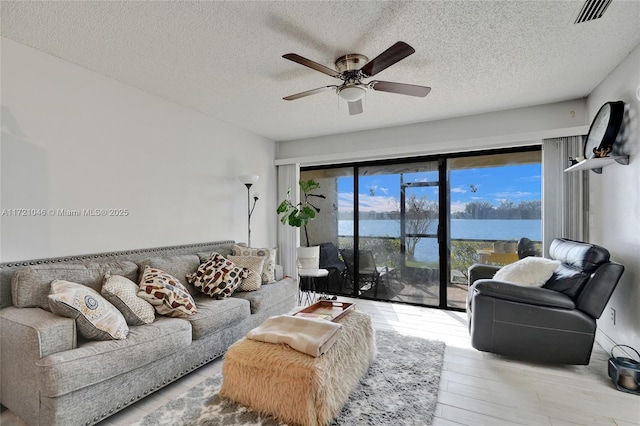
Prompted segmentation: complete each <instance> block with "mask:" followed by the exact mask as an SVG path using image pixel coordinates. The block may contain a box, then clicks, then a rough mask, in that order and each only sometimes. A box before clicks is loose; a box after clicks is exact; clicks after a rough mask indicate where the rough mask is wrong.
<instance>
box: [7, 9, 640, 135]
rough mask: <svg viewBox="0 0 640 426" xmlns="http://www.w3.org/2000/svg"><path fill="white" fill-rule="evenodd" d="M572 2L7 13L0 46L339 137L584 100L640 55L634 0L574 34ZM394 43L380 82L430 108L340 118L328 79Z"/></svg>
mask: <svg viewBox="0 0 640 426" xmlns="http://www.w3.org/2000/svg"><path fill="white" fill-rule="evenodd" d="M581 6H582V2H581V1H577V2H576V1H508V2H507V1H424V2H377V1H376V2H360V1H354V2H319V1H314V2H271V1H269V2H246V1H245V2H217V1H215V2H213V1H211V2H207V1H201V2H155V1H148V2H138V1H136V2H133V1H131V2H111V1H92V2H57V1H50V2H11V1H4V0H3V1H2V3H1V10H0V12H1V15H2V22H1V23H2V36H4V37H7V38H9V39H12V40H15V41H17V42H20V43H23V44H26V45H28V46H32V47H34V48H36V49H38V50H41V51H43V52H47V53H50V54H51V55H54V56H57V57H60V58H62V59H64V60H66V61H69V62H72V63H74V64H77V65H80V66H82V67H85V68H87V69H90V70H93V71H95V72H98V73H100V74H103V75H106V76H109V77H112V78H114V79H116V80H119V81H121V82H124V83H126V84H129V85H131V86H134V87H137V88H139V89H142V90H145V91H147V92H149V93H153V94H156V95H158V96H160V97H162V98H165V99H168V100H171V101H173V102H175V103H178V104H180V105H184V106H187V107H190V108H193V109H196V110H198V111H201V112H203V113H204V114H207V115H210V116H213V117H216V118H219V119H221V120H223V121H226V122H228V123H231V124H234V125H236V126H238V127H241V128H244V129H248V130H250V131H252V132H255V133H257V134H260V135H263V136H265V137H268V138H270V139H273V140H277V141H279V140H292V139H300V138H305V137H312V136H319V135H326V134H334V133H344V132H349V131H355V130H363V129H371V128H379V127H387V126H393V125H400V124H407V123H415V122H421V121H429V120H435V119H441V118H449V117H456V116H461V115H469V114H476V113H482V112H488V111H496V110H503V109H509V108H514V107H522V106H528V105H536V104H544V103H549V102H557V101H562V100H567V99H576V98H582V97H585V96H587V95H588V94H589V93H590V92H591V91H592V90H593V89H594V88H595V87H596V86H597V84H598V83H599V82H600V81H601V80H602V79H603V78H604V77H606V76H607V74H609V73H610V72H611V71H612V70H613V69H614V68H615V67H616V65H617V64H618V63H620V62H621V61H622V60H623V59H624V58H625V56H626V55H627V54H628V53H629V52H630V51H631V50H632V49H633V48H634V47H635V46H637V45H638V44H639V43H640V25H639V22H640V1H636V0H634V1H625V0H613V2H612V4H611V6H610V7H609V9H608V10H607V12H606V13H605V14H604V16H603V17H602V18H601V19H598V20H596V21H591V22H587V23H582V24H578V25H575V24H573V21H574V20H575V17H576V16H577V14H578V11H579V10H580V8H581ZM398 40H402V41H405V42H406V43H408V44H410V45H411V46H413V47H414V48H415V50H416V53H415V54H413V55H411V56H409V57H408V58H406V59H404V60H402V61H401V62H399V63H397V64H396V65H394V66H392V67H390V68H388V69H386V70H384V71H382V72H381V73H380V74H378V75H376V79H380V80H387V81H396V82H402V83H410V84H419V85H426V86H431V87H432V91H431V93H430V94H429V95H428V96H427V97H426V98H414V97H409V96H403V95H396V94H390V93H384V92H369V93H368V94H367V96H366V98H365V102H364V109H365V111H364V113H363V114H360V115H356V116H350V115H349V114H348V109H347V105H346V103H345V102H344V101H341V100H339V98H338V96H337V95H336V94H335V93H334V92H332V91H328V92H323V93H320V94H316V95H313V96H309V97H306V98H303V99H298V100H295V101H284V100H282V97H283V96H287V95H291V94H294V93H297V92H302V91H304V90H309V89H314V88H317V87H321V86H326V85H332V84H336V82H339V81H338V80H335V79H333V78H331V77H329V76H327V75H324V74H321V73H319V72H317V71H313V70H311V69H309V68H306V67H303V66H301V65H298V64H295V63H293V62H290V61H287V60H285V59H283V58H282V55H283V54H285V53H290V52H293V53H297V54H299V55H302V56H304V57H306V58H309V59H311V60H313V61H315V62H319V63H321V64H324V65H326V66H329V67H331V68H333V62H334V61H335V59H336V58H338V57H339V56H342V55H344V54H347V53H361V54H363V55H366V56H368V57H369V58H370V59H371V58H374V57H375V56H377V55H378V54H379V53H381V52H382V51H383V50H385V49H386V48H388V47H389V46H391V45H392V44H393V43H395V42H396V41H398Z"/></svg>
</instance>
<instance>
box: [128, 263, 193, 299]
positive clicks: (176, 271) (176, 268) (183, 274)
mask: <svg viewBox="0 0 640 426" xmlns="http://www.w3.org/2000/svg"><path fill="white" fill-rule="evenodd" d="M136 263H137V264H138V267H139V268H140V269H139V272H140V277H142V273H143V272H144V267H145V266H151V267H152V268H156V269H161V270H163V271H165V272H166V273H167V274H169V275H173V276H174V277H176V278H177V279H179V280H180V283H182V284H183V285H184V286H185V287H186V288H187V290H188V291H189V293H190V294H191V295H192V296H195V295H196V294H198V291H197V290H196V288H195V287H194V286H193V285H191V284H189V283H188V282H187V275H189V274H192V273H194V272H195V271H196V270H197V269H198V266H200V258H199V257H198V256H197V255H195V254H183V255H179V256H166V257H151V258H147V259H143V260H139V261H137V262H136ZM137 282H140V280H139V279H138V280H137Z"/></svg>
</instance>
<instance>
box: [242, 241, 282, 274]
mask: <svg viewBox="0 0 640 426" xmlns="http://www.w3.org/2000/svg"><path fill="white" fill-rule="evenodd" d="M276 253H277V249H276V248H251V247H243V246H239V245H234V246H233V255H234V256H261V257H264V258H265V260H264V266H263V267H262V284H271V283H274V282H276V272H275V269H276Z"/></svg>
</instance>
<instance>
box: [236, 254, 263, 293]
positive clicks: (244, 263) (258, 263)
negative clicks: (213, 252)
mask: <svg viewBox="0 0 640 426" xmlns="http://www.w3.org/2000/svg"><path fill="white" fill-rule="evenodd" d="M227 259H228V260H230V261H231V262H233V263H235V264H236V266H239V267H241V268H247V269H248V270H249V275H248V276H247V278H245V279H243V280H242V282H241V283H240V286H239V287H238V291H256V290H258V289H259V288H260V284H262V268H263V267H264V261H265V259H264V257H261V256H227Z"/></svg>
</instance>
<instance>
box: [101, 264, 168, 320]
mask: <svg viewBox="0 0 640 426" xmlns="http://www.w3.org/2000/svg"><path fill="white" fill-rule="evenodd" d="M138 290H139V288H138V284H136V283H134V282H133V281H131V280H130V279H129V278H127V277H123V276H122V275H110V274H106V275H105V276H104V284H102V289H101V290H100V293H101V294H102V295H103V296H104V298H105V299H107V300H108V301H109V302H111V303H112V304H113V306H115V307H116V308H117V309H118V310H119V311H120V312H121V313H122V315H123V316H124V319H125V320H127V324H129V325H144V324H151V323H152V322H153V320H154V319H155V318H156V316H155V314H156V311H155V309H154V308H153V305H151V303H149V302H147V301H146V300H144V299H141V298H139V297H138Z"/></svg>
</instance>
